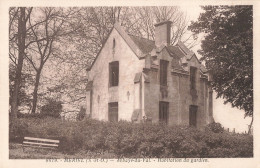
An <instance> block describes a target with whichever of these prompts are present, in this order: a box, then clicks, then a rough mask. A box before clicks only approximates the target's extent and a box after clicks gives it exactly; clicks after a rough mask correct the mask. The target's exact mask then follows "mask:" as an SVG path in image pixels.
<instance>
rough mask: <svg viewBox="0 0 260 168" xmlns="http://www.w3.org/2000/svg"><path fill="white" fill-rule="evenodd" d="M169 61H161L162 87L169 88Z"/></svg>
mask: <svg viewBox="0 0 260 168" xmlns="http://www.w3.org/2000/svg"><path fill="white" fill-rule="evenodd" d="M168 64H169V61H166V60H160V85H164V86H167V68H168Z"/></svg>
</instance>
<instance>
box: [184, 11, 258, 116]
mask: <svg viewBox="0 0 260 168" xmlns="http://www.w3.org/2000/svg"><path fill="white" fill-rule="evenodd" d="M202 9H204V10H205V12H204V13H201V14H200V17H199V19H198V21H196V22H192V24H191V25H190V26H189V29H190V30H191V31H192V32H194V34H196V35H197V34H199V33H205V39H204V40H202V42H201V43H202V44H201V48H202V50H200V51H199V53H200V54H201V55H202V58H201V60H202V61H205V64H206V67H207V68H208V69H209V70H210V71H211V72H212V75H213V82H212V87H213V89H214V90H215V91H216V92H217V98H218V97H223V98H224V99H225V103H227V102H229V103H231V104H232V106H233V107H238V108H240V109H243V110H244V111H245V117H246V116H253V10H252V6H203V7H202Z"/></svg>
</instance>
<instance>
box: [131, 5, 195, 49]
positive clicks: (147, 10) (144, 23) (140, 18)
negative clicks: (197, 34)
mask: <svg viewBox="0 0 260 168" xmlns="http://www.w3.org/2000/svg"><path fill="white" fill-rule="evenodd" d="M132 10H133V13H134V15H136V16H135V19H134V22H133V23H135V25H137V26H136V28H135V29H134V30H135V33H136V32H139V33H140V34H142V36H143V37H146V38H148V39H150V40H154V39H155V28H154V24H156V23H159V22H163V21H168V20H169V21H172V27H171V40H170V42H171V44H172V45H174V44H176V43H177V42H178V41H179V40H181V41H183V42H184V43H185V45H186V46H188V47H189V48H192V47H194V46H195V45H197V43H196V42H197V41H196V40H197V39H194V38H193V36H192V34H190V35H188V31H187V27H188V22H187V19H186V15H185V13H184V12H182V11H181V10H180V7H177V6H158V7H135V8H132ZM184 35H186V36H184Z"/></svg>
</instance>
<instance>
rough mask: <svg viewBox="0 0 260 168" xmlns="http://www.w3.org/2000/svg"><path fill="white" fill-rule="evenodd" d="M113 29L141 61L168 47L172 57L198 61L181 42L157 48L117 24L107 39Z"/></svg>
mask: <svg viewBox="0 0 260 168" xmlns="http://www.w3.org/2000/svg"><path fill="white" fill-rule="evenodd" d="M113 29H116V30H117V32H118V33H119V34H120V35H121V37H122V38H123V39H124V40H125V42H126V43H127V44H128V46H129V47H130V48H131V50H132V51H133V52H134V53H135V55H136V56H137V57H138V58H139V59H142V58H145V56H146V55H147V54H149V53H151V52H152V51H154V49H156V51H157V50H161V49H163V48H164V47H166V49H167V51H168V52H169V53H170V55H172V56H175V57H176V58H179V59H182V58H183V57H185V58H186V59H187V60H190V59H191V58H192V57H193V56H195V57H196V59H197V60H198V58H197V56H196V54H195V53H194V52H192V51H191V50H190V49H188V48H187V47H186V46H185V45H184V44H183V43H182V42H181V41H179V42H178V43H177V44H176V45H175V46H172V45H168V46H161V48H157V47H156V46H155V42H154V41H153V40H149V39H146V38H142V37H138V36H134V35H131V34H127V33H126V31H125V30H124V29H123V27H122V26H121V25H120V24H119V23H117V22H116V23H115V24H114V27H113V28H112V30H111V31H110V33H109V35H108V37H107V39H108V38H109V36H110V34H111V32H112V31H113ZM107 39H106V40H105V43H106V41H107ZM105 43H104V44H103V46H104V45H105ZM103 46H102V47H101V49H100V51H99V52H98V54H97V56H96V58H95V60H94V62H93V63H92V65H91V67H90V68H89V69H88V70H90V69H91V68H92V66H93V65H94V63H95V61H96V59H97V58H98V56H99V54H100V52H101V50H102V49H103ZM198 61H199V60H198ZM199 62H200V61H199ZM175 67H178V68H179V69H182V68H181V66H175ZM200 69H201V71H202V72H203V73H204V72H206V71H207V70H206V68H205V67H204V66H201V68H200Z"/></svg>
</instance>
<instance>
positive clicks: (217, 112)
mask: <svg viewBox="0 0 260 168" xmlns="http://www.w3.org/2000/svg"><path fill="white" fill-rule="evenodd" d="M190 9H192V10H190ZM181 10H183V11H184V12H186V13H187V19H189V20H190V21H191V20H193V21H196V20H197V18H198V17H199V15H200V13H201V12H203V10H202V9H201V8H200V7H199V6H196V5H192V7H189V6H181ZM198 49H200V45H198V46H196V47H194V48H193V49H192V50H193V51H194V52H195V53H197V50H198ZM197 56H198V57H200V55H198V54H197ZM213 99H214V101H213V113H214V119H215V121H216V122H219V123H221V124H222V125H223V126H224V127H225V128H229V129H230V130H233V129H234V128H235V129H236V132H244V131H247V130H248V125H249V124H250V122H251V118H249V117H247V118H244V111H243V110H239V109H237V108H232V107H231V104H230V103H228V104H225V105H224V100H223V99H216V93H214V94H213Z"/></svg>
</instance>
